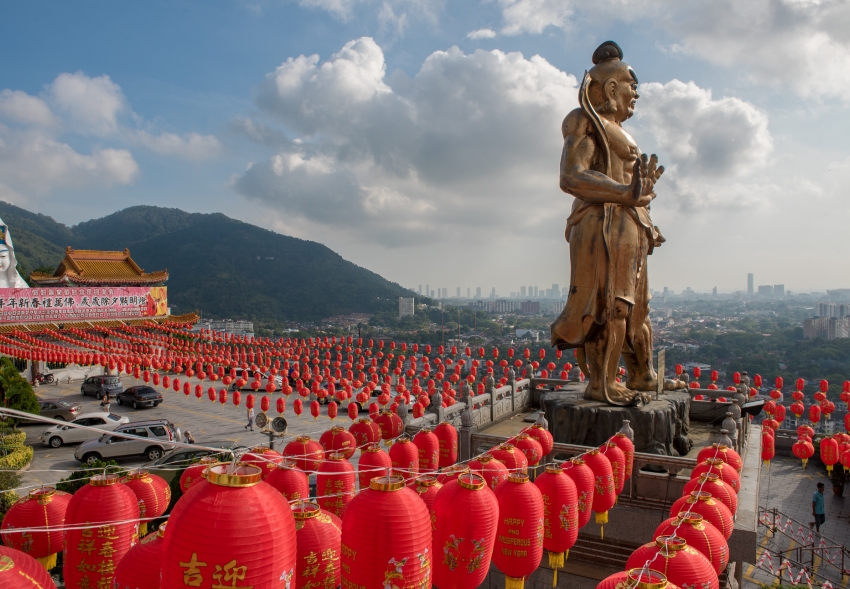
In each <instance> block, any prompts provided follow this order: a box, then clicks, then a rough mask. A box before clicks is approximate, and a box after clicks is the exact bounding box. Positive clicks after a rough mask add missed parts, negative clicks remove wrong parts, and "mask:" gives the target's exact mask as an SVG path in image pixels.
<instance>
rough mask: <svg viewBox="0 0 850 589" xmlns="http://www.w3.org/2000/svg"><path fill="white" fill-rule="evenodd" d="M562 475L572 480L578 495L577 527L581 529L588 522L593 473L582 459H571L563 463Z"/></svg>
mask: <svg viewBox="0 0 850 589" xmlns="http://www.w3.org/2000/svg"><path fill="white" fill-rule="evenodd" d="M563 466H564V474H565V475H567V476H568V477H570V478H571V479H572V480H573V483H575V485H576V493H578V527H579V528H583V527H584V526H586V525H587V522H589V521H590V514H591V511H592V509H591V508H592V506H593V494H594V492H595V486H596V485H595V480H594V476H593V471H592V470H590V467H589V466H587V464H585V462H584V459H582V458H573V459H571V460H570V461H569V463H566V462H565V463H564V464H563Z"/></svg>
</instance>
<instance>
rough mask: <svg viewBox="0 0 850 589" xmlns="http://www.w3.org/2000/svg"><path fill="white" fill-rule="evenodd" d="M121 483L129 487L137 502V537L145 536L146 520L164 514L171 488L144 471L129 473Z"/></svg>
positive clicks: (160, 479)
mask: <svg viewBox="0 0 850 589" xmlns="http://www.w3.org/2000/svg"><path fill="white" fill-rule="evenodd" d="M121 482H122V483H124V484H125V485H127V486H128V487H130V489H131V490H132V491H133V493H135V495H136V498H137V499H138V500H139V517H140V518H141V520H140V521H139V536H140V537H143V536H147V534H148V522H147V520H151V519H155V518H158V517H159V516H161V515H162V514H163V513H165V510H166V509H168V504H169V503H171V488H170V487H169V486H168V483H167V482H165V479H163V478H162V477H161V476H158V475H155V474H150V473H149V472H148V471H146V470H134V471H130V472H129V473H127V476H126V477H124V478H123V479H121Z"/></svg>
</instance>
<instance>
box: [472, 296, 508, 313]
mask: <svg viewBox="0 0 850 589" xmlns="http://www.w3.org/2000/svg"><path fill="white" fill-rule="evenodd" d="M469 307H470V308H471V309H472V310H474V311H484V312H485V313H513V312H514V302H513V301H506V300H504V299H499V300H497V301H475V302H474V303H469Z"/></svg>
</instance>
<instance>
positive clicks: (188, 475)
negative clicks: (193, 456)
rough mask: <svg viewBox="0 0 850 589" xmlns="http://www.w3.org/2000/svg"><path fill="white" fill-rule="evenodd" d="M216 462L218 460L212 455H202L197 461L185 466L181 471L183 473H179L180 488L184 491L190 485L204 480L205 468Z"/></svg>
mask: <svg viewBox="0 0 850 589" xmlns="http://www.w3.org/2000/svg"><path fill="white" fill-rule="evenodd" d="M217 462H218V460H217V459H216V458H214V457H212V456H204V457H203V458H201V459H200V460H199V461H198V462H196V463H194V464H192V465H191V466H189V467H188V468H186V470H184V471H183V474H181V475H180V490H181V491H183V492H184V493H185V492H186V491H188V490H189V487H191V486H192V485H196V484H198V483H199V482H201V481H204V480H206V479H205V477H204V472H205V471H206V470H207V468H209V467H210V466H211V465H213V464H215V463H217Z"/></svg>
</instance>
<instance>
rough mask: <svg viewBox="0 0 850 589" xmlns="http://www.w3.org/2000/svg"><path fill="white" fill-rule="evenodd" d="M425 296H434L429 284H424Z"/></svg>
mask: <svg viewBox="0 0 850 589" xmlns="http://www.w3.org/2000/svg"><path fill="white" fill-rule="evenodd" d="M425 296H426V297H431V298H432V299H433V298H434V293H432V292H431V287H430V286H429V285H427V284H426V285H425Z"/></svg>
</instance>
